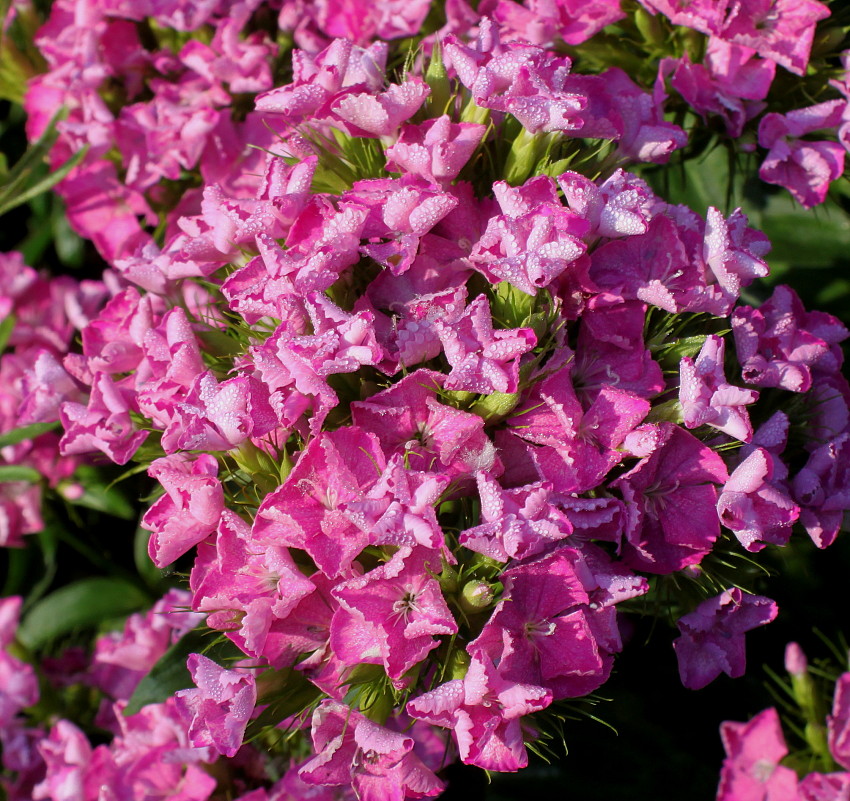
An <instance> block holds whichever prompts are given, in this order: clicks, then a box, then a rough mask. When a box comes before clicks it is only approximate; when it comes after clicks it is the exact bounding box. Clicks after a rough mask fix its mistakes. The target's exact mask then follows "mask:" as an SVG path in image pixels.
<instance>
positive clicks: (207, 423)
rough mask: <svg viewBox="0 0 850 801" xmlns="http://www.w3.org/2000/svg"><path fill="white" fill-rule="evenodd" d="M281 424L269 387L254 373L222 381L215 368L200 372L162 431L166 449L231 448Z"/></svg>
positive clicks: (212, 449) (225, 449)
mask: <svg viewBox="0 0 850 801" xmlns="http://www.w3.org/2000/svg"><path fill="white" fill-rule="evenodd" d="M276 426H277V418H276V417H275V414H274V411H273V410H272V407H271V405H270V404H269V393H268V389H267V388H266V387H265V385H264V384H262V383H261V382H260V381H258V380H257V379H255V378H253V377H251V376H245V375H240V376H236V377H235V378H228V379H227V380H226V381H222V382H221V383H219V382H218V381H217V380H216V378H215V376H214V375H213V374H212V372H210V371H207V372H205V373H201V375H199V376H198V377H197V378H196V379H195V381H194V383H193V384H192V386H191V387H190V389H189V391H188V393H187V394H186V398H185V400H184V401H183V402H182V403H178V404H177V408H176V410H175V417H174V419H173V420H172V421H171V423H170V425H169V426H168V428H167V429H166V430H165V432H164V433H163V435H162V447H163V450H164V451H165V452H166V453H174V452H175V451H176V450H200V449H205V450H211V451H227V450H230V449H231V448H233V447H235V446H237V445H240V444H241V443H243V442H245V440H247V439H249V438H251V437H261V436H263V435H264V434H268V433H269V432H270V431H272V430H273V429H274V428H275V427H276Z"/></svg>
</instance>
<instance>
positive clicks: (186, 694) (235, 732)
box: [174, 654, 257, 757]
mask: <svg viewBox="0 0 850 801" xmlns="http://www.w3.org/2000/svg"><path fill="white" fill-rule="evenodd" d="M186 665H187V667H188V668H189V672H190V673H191V674H192V681H194V682H195V685H196V686H197V689H192V690H180V691H179V692H177V693H175V695H174V698H175V700H176V703H177V709H178V711H179V712H180V714H181V715H182V717H183V719H184V720H185V721H186V723H187V725H188V726H189V739H190V741H191V743H192V745H193V746H194V747H195V748H203V747H206V746H211V747H212V748H214V749H215V750H216V751H218V753H220V754H223V755H224V756H229V757H232V756H234V755H235V754H236V752H237V751H238V750H239V749H240V748H241V747H242V738H243V737H244V735H245V727H246V726H247V725H248V720H249V719H250V717H251V713H252V712H253V711H254V705H255V704H256V703H257V687H256V684H255V682H254V677H253V675H252V674H251V673H248V672H237V671H235V670H225V669H224V668H222V667H219V666H218V665H217V664H216V663H215V662H213V661H212V660H211V659H207V657H205V656H201V655H200V654H190V656H189V659H188V661H187V663H186Z"/></svg>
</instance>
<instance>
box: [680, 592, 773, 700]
mask: <svg viewBox="0 0 850 801" xmlns="http://www.w3.org/2000/svg"><path fill="white" fill-rule="evenodd" d="M778 611H779V608H778V607H777V606H776V604H775V603H774V602H773V601H771V600H770V598H765V597H763V596H761V595H744V594H743V593H742V592H741V590H739V589H738V588H737V587H735V588H734V589H731V590H726V591H725V592H722V593H721V594H720V595H718V596H716V597H714V598H709V599H707V600H705V601H703V602H702V603H701V604H700V605H699V606H698V607H697V608H696V609H695V610H694V611H693V612H690V613H689V614H687V615H685V616H684V617H682V618H680V619H679V621H678V622H677V624H676V625H677V626H678V627H679V631H681V635H680V636H679V638H678V639H677V640H676V641H675V642H674V643H673V647H674V648H675V649H676V657H677V658H678V660H679V676H680V677H681V679H682V684H684V685H685V687H687V688H689V689H691V690H699V689H702V688H703V687H705V686H706V685H707V684H710V683H711V682H712V681H714V679H716V678H717V677H718V676H719V675H720V674H721V673H725V674H726V675H727V676H731V677H732V678H733V679H735V678H738V677H739V676H743V675H744V670H745V669H746V657H745V653H744V634H745V633H746V632H747V631H749V630H750V629H754V628H756V627H757V626H764V625H765V624H766V623H770V621H771V620H773V619H774V618H775V617H776V614H777V612H778Z"/></svg>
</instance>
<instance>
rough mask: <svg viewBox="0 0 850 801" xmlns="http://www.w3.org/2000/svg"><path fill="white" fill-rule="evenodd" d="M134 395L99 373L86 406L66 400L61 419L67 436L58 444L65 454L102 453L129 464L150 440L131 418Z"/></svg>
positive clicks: (121, 462)
mask: <svg viewBox="0 0 850 801" xmlns="http://www.w3.org/2000/svg"><path fill="white" fill-rule="evenodd" d="M131 403H132V393H131V392H130V391H129V390H127V389H125V388H124V387H122V386H119V385H118V384H116V383H115V382H114V381H113V380H112V379H111V378H110V377H109V376H108V375H106V373H97V374H96V375H95V377H94V383H93V384H92V388H91V396H90V398H89V402H88V405H87V406H83V405H82V404H81V403H75V402H73V401H65V403H63V404H62V406H61V407H60V410H59V418H60V419H61V420H62V426H63V428H64V429H65V433H64V435H63V436H62V440H61V441H60V443H59V449H60V451H61V452H62V453H63V454H77V453H92V452H93V451H102V452H103V453H105V454H106V455H107V456H108V457H109V458H110V459H111V460H112V461H113V462H115V463H116V464H126V463H127V462H128V461H129V460H130V458H131V457H132V455H133V454H134V453H135V452H136V451H137V450H138V449H139V446H140V445H141V444H142V442H144V441H145V440H146V439H147V436H148V432H147V431H138V430H136V427H135V426H134V425H133V421H132V419H131V418H130V411H131V409H132V405H131Z"/></svg>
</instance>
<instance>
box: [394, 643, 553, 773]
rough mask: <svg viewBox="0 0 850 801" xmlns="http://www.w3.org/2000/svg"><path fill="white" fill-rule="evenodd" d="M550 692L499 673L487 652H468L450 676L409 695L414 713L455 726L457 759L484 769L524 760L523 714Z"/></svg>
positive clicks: (542, 704)
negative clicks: (457, 673) (460, 672)
mask: <svg viewBox="0 0 850 801" xmlns="http://www.w3.org/2000/svg"><path fill="white" fill-rule="evenodd" d="M551 703H552V693H551V692H550V691H549V690H546V689H544V688H543V687H536V686H534V685H530V684H516V683H514V682H512V681H506V680H505V679H502V678H501V677H500V676H499V674H498V673H497V671H496V668H495V667H494V666H493V663H492V662H491V661H490V659H489V658H487V657H484V659H480V658H478V657H473V659H472V663H471V664H470V666H469V671H468V672H467V674H466V676H465V677H464V678H463V679H454V680H453V681H449V682H447V683H446V684H441V685H440V686H439V687H437V688H436V689H434V690H431V691H430V692H427V693H425V694H424V695H420V696H418V697H416V698H414V699H413V700H412V701H409V702H408V704H407V712H408V714H409V715H411V716H412V717H414V718H417V719H419V720H424V721H426V722H427V723H431V724H433V725H435V726H442V727H444V728H447V729H452V730H453V731H454V736H455V741H456V742H457V747H458V751H459V752H460V758H461V760H462V761H463V762H464V763H465V764H467V765H477V766H478V767H479V768H484V769H485V770H498V771H504V772H509V771H516V770H519V769H520V768H524V767H525V766H526V765H527V764H528V754H527V753H526V750H525V746H524V744H523V739H524V736H525V735H524V734H523V730H522V717H523V716H524V715H530V714H531V713H532V712H538V711H540V710H541V709H545V708H546V707H547V706H549V704H551Z"/></svg>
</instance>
